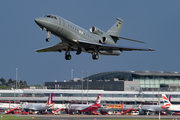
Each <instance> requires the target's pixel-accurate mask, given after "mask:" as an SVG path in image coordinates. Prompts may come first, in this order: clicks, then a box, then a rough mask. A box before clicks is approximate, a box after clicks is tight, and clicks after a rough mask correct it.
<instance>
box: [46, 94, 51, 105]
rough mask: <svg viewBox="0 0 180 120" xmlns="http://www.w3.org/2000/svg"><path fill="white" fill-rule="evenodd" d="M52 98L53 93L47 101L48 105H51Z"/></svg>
mask: <svg viewBox="0 0 180 120" xmlns="http://www.w3.org/2000/svg"><path fill="white" fill-rule="evenodd" d="M52 98H53V93H50V95H49V97H48V100H47V102H46V105H51V104H52Z"/></svg>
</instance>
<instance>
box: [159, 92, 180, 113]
mask: <svg viewBox="0 0 180 120" xmlns="http://www.w3.org/2000/svg"><path fill="white" fill-rule="evenodd" d="M162 98H163V102H164V106H162V107H161V108H163V109H165V110H168V111H171V112H180V105H172V104H171V102H170V101H169V99H168V98H167V97H166V95H165V94H162Z"/></svg>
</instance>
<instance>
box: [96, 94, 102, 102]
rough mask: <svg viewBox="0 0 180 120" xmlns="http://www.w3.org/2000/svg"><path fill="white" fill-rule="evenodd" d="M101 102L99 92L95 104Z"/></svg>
mask: <svg viewBox="0 0 180 120" xmlns="http://www.w3.org/2000/svg"><path fill="white" fill-rule="evenodd" d="M100 103H101V94H99V95H98V97H97V99H96V102H95V104H100Z"/></svg>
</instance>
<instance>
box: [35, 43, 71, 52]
mask: <svg viewBox="0 0 180 120" xmlns="http://www.w3.org/2000/svg"><path fill="white" fill-rule="evenodd" d="M67 49H68V44H66V43H63V42H60V43H58V44H56V45H54V46H52V47H48V48H43V49H39V50H36V52H57V51H59V52H61V51H66V50H67Z"/></svg>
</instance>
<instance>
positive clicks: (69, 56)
mask: <svg viewBox="0 0 180 120" xmlns="http://www.w3.org/2000/svg"><path fill="white" fill-rule="evenodd" d="M65 59H66V60H71V55H70V47H68V49H67V50H66V53H65Z"/></svg>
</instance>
